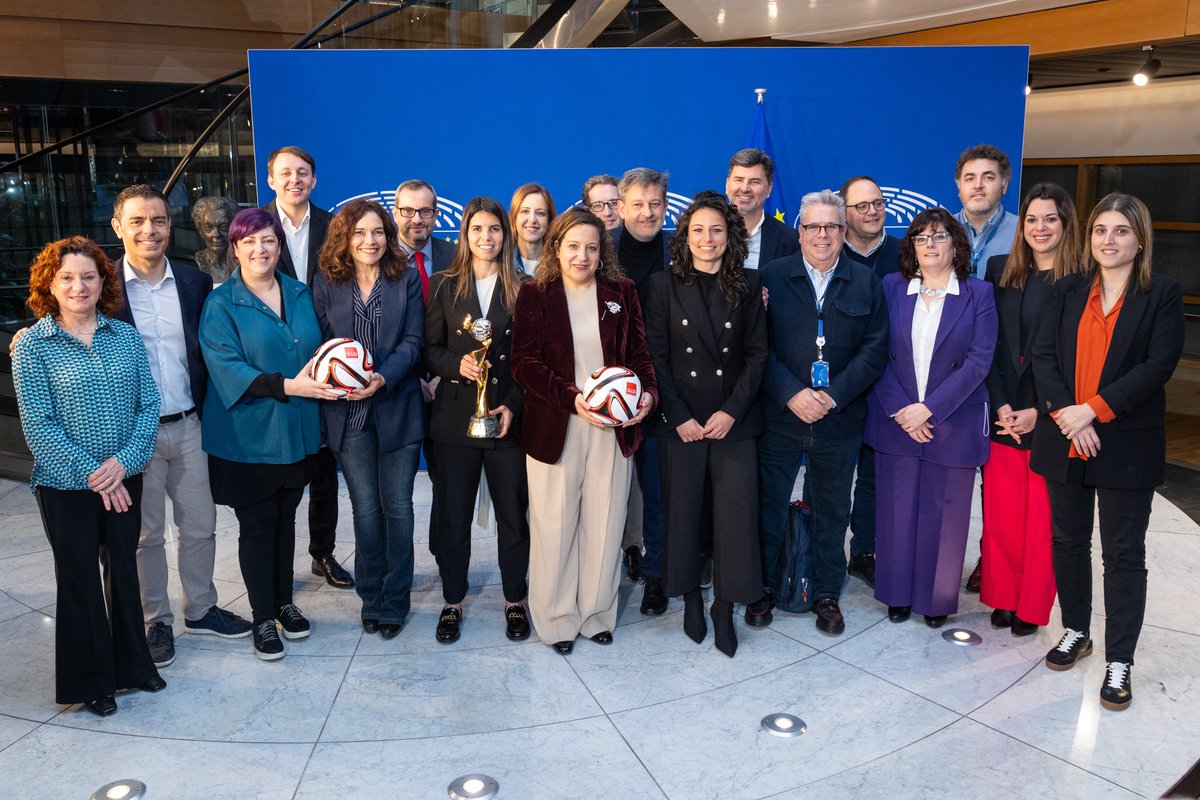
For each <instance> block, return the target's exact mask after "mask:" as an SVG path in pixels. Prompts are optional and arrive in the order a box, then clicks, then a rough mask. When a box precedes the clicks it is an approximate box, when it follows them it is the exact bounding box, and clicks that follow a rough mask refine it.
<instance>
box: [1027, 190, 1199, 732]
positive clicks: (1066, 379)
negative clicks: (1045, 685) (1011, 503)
mask: <svg viewBox="0 0 1200 800" xmlns="http://www.w3.org/2000/svg"><path fill="white" fill-rule="evenodd" d="M1084 231H1085V235H1086V236H1087V237H1088V238H1087V239H1086V240H1085V241H1087V242H1089V243H1090V248H1089V251H1088V253H1089V255H1088V261H1087V269H1086V271H1085V272H1083V273H1080V274H1077V275H1070V276H1068V277H1066V278H1063V279H1062V280H1061V281H1059V282H1058V283H1056V284H1055V285H1054V290H1053V292H1052V293H1051V295H1050V300H1049V302H1048V303H1047V308H1046V312H1045V313H1046V321H1045V323H1044V324H1043V325H1042V327H1041V329H1040V331H1039V332H1038V337H1037V341H1036V342H1035V344H1034V349H1033V375H1034V380H1035V382H1036V384H1037V399H1038V410H1039V411H1040V412H1041V413H1040V416H1039V417H1038V422H1037V427H1036V428H1034V431H1033V456H1032V460H1031V463H1030V466H1031V467H1032V468H1033V469H1034V471H1036V472H1038V473H1039V474H1041V475H1043V476H1044V477H1045V478H1046V488H1047V490H1048V491H1049V494H1050V515H1051V524H1052V526H1053V539H1052V545H1051V546H1052V551H1053V558H1054V577H1055V580H1056V581H1057V582H1058V600H1059V606H1060V607H1061V608H1062V622H1063V627H1064V628H1066V630H1065V631H1064V633H1063V636H1062V639H1060V640H1059V643H1058V645H1057V646H1056V647H1054V649H1052V650H1051V651H1050V652H1049V653H1047V654H1046V666H1048V667H1049V668H1050V669H1053V670H1066V669H1070V668H1071V667H1073V666H1074V665H1075V662H1076V661H1078V660H1079V659H1080V658H1083V657H1084V656H1086V655H1088V654H1089V653H1091V652H1092V640H1091V635H1090V630H1091V622H1092V520H1093V518H1094V514H1095V509H1096V506H1097V503H1098V504H1099V511H1100V545H1101V552H1102V554H1103V560H1104V608H1105V614H1106V617H1107V619H1106V622H1105V630H1104V650H1105V658H1106V660H1107V661H1108V669H1107V674H1106V675H1105V679H1104V683H1103V685H1102V686H1101V687H1100V702H1101V704H1103V705H1104V706H1105V707H1106V708H1109V709H1112V710H1120V709H1123V708H1125V707H1127V706H1128V705H1129V704H1130V703H1131V702H1132V701H1133V688H1132V681H1131V678H1130V671H1131V668H1132V666H1133V654H1134V650H1135V648H1136V647H1137V642H1138V636H1139V634H1140V633H1141V630H1142V618H1143V615H1144V614H1145V611H1146V528H1147V527H1148V525H1149V523H1150V503H1151V501H1152V500H1153V498H1154V487H1155V486H1158V485H1159V484H1160V483H1162V481H1163V463H1164V461H1165V460H1166V433H1165V424H1164V423H1165V420H1164V417H1165V413H1166V392H1165V391H1164V387H1165V385H1166V383H1167V381H1168V380H1169V379H1170V377H1171V373H1173V372H1174V371H1175V365H1176V364H1178V363H1179V357H1180V354H1181V353H1182V352H1183V335H1184V330H1183V298H1182V293H1181V290H1180V287H1179V284H1178V283H1176V282H1175V281H1174V280H1172V279H1171V278H1168V277H1165V276H1163V275H1152V274H1151V271H1150V266H1151V263H1152V244H1153V239H1152V234H1151V222H1150V212H1149V211H1148V210H1147V209H1146V206H1145V204H1144V203H1143V202H1142V201H1141V200H1139V199H1137V198H1136V197H1133V196H1131V195H1127V194H1118V193H1115V192H1114V193H1113V194H1110V195H1108V196H1107V197H1105V198H1104V199H1103V200H1101V201H1100V202H1099V203H1097V204H1096V207H1095V208H1094V209H1093V210H1092V213H1091V215H1090V216H1089V217H1088V221H1087V225H1086V226H1085V227H1084Z"/></svg>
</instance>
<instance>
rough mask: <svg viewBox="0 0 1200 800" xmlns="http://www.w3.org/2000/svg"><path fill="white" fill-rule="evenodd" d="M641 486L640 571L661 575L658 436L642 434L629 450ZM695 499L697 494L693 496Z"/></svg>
mask: <svg viewBox="0 0 1200 800" xmlns="http://www.w3.org/2000/svg"><path fill="white" fill-rule="evenodd" d="M633 462H634V466H636V467H637V476H638V484H639V485H640V486H641V487H642V546H643V547H645V548H646V553H645V555H643V556H642V575H644V576H646V577H647V578H661V577H662V569H663V497H662V480H661V478H660V477H659V472H658V437H657V436H652V435H650V434H646V437H645V438H644V439H642V443H641V444H640V445H638V449H637V450H636V451H634V453H633ZM697 500H698V498H697Z"/></svg>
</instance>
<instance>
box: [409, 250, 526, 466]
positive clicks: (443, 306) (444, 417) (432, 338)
mask: <svg viewBox="0 0 1200 800" xmlns="http://www.w3.org/2000/svg"><path fill="white" fill-rule="evenodd" d="M457 288H458V286H457V283H456V282H455V281H452V280H450V279H449V277H448V276H447V274H446V273H445V272H438V273H435V274H434V275H433V276H432V277H430V279H429V297H428V298H427V299H426V301H425V349H424V352H423V357H424V363H425V369H427V370H428V371H429V373H430V374H432V375H436V376H438V377H440V378H441V379H442V382H441V383H440V384H438V390H437V394H436V395H435V396H434V398H433V403H432V404H431V406H432V408H431V414H430V419H429V438H430V439H433V440H435V441H438V442H445V443H447V444H455V445H459V446H460V447H481V448H492V447H509V446H515V445H516V444H517V436H518V435H517V431H518V430H520V421H521V410H522V408H523V406H524V401H523V398H522V396H521V387H519V386H517V382H516V381H514V380H513V377H512V370H511V369H510V366H509V365H510V363H511V362H510V356H511V355H512V312H510V311H509V310H508V309H506V308H505V307H504V298H503V291H504V289H503V287H502V286H501V285H500V281H499V279H497V280H496V288H495V290H494V291H493V292H492V303H491V306H489V307H488V310H487V313H486V314H484V313H483V310H482V309H480V307H479V296H478V295H477V294H476V293H475V287H474V286H472V287H471V289H470V291H468V292H467V296H466V297H465V298H463V299H462V300H455V299H454V293H455V289H457ZM468 315H470V317H471V319H473V320H476V319H480V318H487V319H488V320H489V321H490V322H491V323H492V344H491V346H490V347H489V348H488V353H487V360H488V361H489V362H490V363H491V367H490V368H489V370H488V387H487V396H488V408H496V407H497V406H502V405H504V406H508V408H509V409H510V410H511V411H512V412H513V421H512V426H511V427H510V428H509V430H508V435H506V436H505V437H504V438H503V439H473V438H471V437H470V436H467V423H468V421H469V420H470V418H471V416H472V415H474V413H475V394H476V391H477V390H476V387H475V381H469V380H467V379H466V378H464V377H462V375H461V374H460V373H459V371H458V364H459V362H460V361H462V357H463V356H464V355H466V354H467V353H470V352H472V351H474V350H478V349H479V347H480V344H479V342H477V341H475V339H474V338H473V337H472V336H471V332H470V331H467V330H463V320H465V319H466V318H467V316H468Z"/></svg>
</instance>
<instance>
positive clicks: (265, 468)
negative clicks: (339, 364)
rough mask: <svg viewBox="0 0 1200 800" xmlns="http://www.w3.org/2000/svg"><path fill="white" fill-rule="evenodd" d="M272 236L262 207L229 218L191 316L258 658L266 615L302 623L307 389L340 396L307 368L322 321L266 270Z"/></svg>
mask: <svg viewBox="0 0 1200 800" xmlns="http://www.w3.org/2000/svg"><path fill="white" fill-rule="evenodd" d="M283 240H284V239H283V230H282V229H281V228H280V225H279V221H278V220H277V219H276V218H275V217H273V216H272V215H270V214H268V213H267V212H265V211H263V210H261V209H257V208H252V209H246V210H245V211H242V212H241V213H239V214H238V215H237V216H236V217H234V218H233V222H232V223H231V224H230V226H229V254H230V258H231V260H232V261H234V262H235V263H236V265H237V268H236V269H235V270H234V272H233V274H232V275H230V277H229V280H228V281H226V282H225V283H223V284H221V285H220V286H219V287H217V288H216V289H214V290H213V293H212V294H210V295H209V297H208V300H207V301H206V302H205V304H204V313H203V315H202V317H201V320H200V347H201V349H202V350H203V352H204V361H205V363H206V364H207V365H208V392H207V394H206V395H205V398H204V416H203V418H202V423H201V424H202V433H203V440H204V450H205V452H207V453H208V455H209V475H210V479H211V484H212V493H213V500H215V501H216V502H217V503H220V504H222V505H228V506H232V507H233V510H234V513H235V514H236V515H237V518H238V523H239V526H240V529H239V532H238V560H239V561H240V563H241V567H242V579H243V580H244V581H245V583H246V592H247V593H248V594H249V596H250V608H251V610H252V611H253V613H254V631H253V632H254V650H255V653H256V654H257V655H258V657H259V658H261V659H263V660H264V661H275V660H278V659H280V658H283V655H284V649H283V642H281V641H280V640H279V632H278V631H277V629H276V627H275V622H276V620H278V621H279V624H280V625H281V626H282V628H283V635H284V637H285V638H287V639H304V638H306V637H307V636H308V635H309V633H310V626H309V623H308V620H307V619H305V618H304V615H303V614H301V613H300V609H298V608H297V607H296V605H295V604H294V603H293V602H292V559H293V556H294V554H295V549H296V507H297V506H298V505H299V504H300V498H301V497H302V496H303V494H304V487H305V485H306V484H307V483H308V482H309V480H310V479H311V477H312V469H313V461H314V457H315V456H316V453H317V450H318V448H319V447H320V445H321V423H320V420H319V418H318V410H317V400H333V399H337V398H338V396H339V395H338V393H337V392H336V391H334V390H333V389H331V388H330V387H328V386H326V385H324V384H320V383H317V382H316V381H314V380H313V379H312V378H310V377H309V375H308V364H309V361H310V360H311V358H312V354H313V353H314V352H315V351H316V349H317V348H318V347H319V346H320V344H321V329H320V327H319V326H318V324H317V315H316V312H314V311H313V304H312V292H311V291H310V290H309V288H308V287H307V286H305V285H304V284H303V283H300V282H299V281H297V280H294V279H293V278H289V277H288V276H287V275H285V274H283V273H282V272H280V271H278V270H277V269H276V266H277V265H278V263H279V254H280V251H281V249H282V242H283ZM289 376H295V377H289Z"/></svg>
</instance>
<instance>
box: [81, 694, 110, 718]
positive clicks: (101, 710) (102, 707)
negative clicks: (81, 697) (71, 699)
mask: <svg viewBox="0 0 1200 800" xmlns="http://www.w3.org/2000/svg"><path fill="white" fill-rule="evenodd" d="M84 705H85V706H87V709H88V711H91V712H92V713H93V714H95V715H96V716H97V717H111V716H112V715H113V714H115V713H117V699H116V698H115V697H113V696H112V695H111V694H109V695H105V696H104V697H101V698H100V699H99V700H89V701H87V702H86V703H84Z"/></svg>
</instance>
